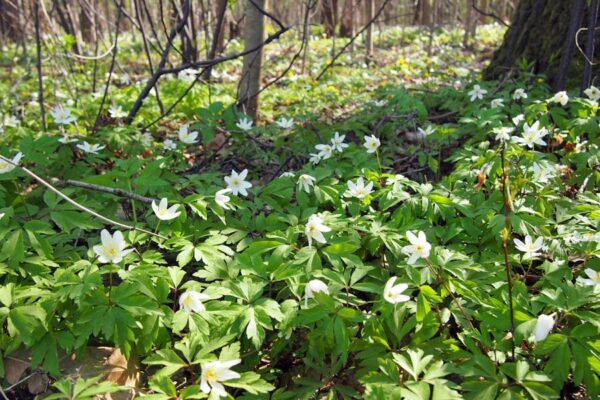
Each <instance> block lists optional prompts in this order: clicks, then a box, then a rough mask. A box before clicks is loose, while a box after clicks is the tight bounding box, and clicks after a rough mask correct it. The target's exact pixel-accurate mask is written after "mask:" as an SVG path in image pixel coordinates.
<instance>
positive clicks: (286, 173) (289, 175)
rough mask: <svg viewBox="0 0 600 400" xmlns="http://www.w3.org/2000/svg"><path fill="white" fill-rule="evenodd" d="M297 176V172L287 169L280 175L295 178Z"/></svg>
mask: <svg viewBox="0 0 600 400" xmlns="http://www.w3.org/2000/svg"><path fill="white" fill-rule="evenodd" d="M295 176H296V173H295V172H294V171H285V172H283V173H282V174H281V175H279V177H280V178H293V177H295Z"/></svg>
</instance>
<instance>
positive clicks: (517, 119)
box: [511, 114, 525, 126]
mask: <svg viewBox="0 0 600 400" xmlns="http://www.w3.org/2000/svg"><path fill="white" fill-rule="evenodd" d="M511 120H512V123H513V124H515V126H518V125H519V124H520V123H521V122H523V121H525V115H523V114H519V115H516V116H514V117H512V119H511Z"/></svg>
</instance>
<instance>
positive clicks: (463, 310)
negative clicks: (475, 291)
mask: <svg viewBox="0 0 600 400" xmlns="http://www.w3.org/2000/svg"><path fill="white" fill-rule="evenodd" d="M424 260H425V262H426V263H427V266H428V267H429V270H430V271H431V272H432V273H433V274H434V275H436V277H437V278H438V279H439V280H440V282H441V283H442V285H443V286H444V289H446V291H447V292H448V294H449V295H450V297H452V300H454V303H456V306H457V307H458V308H459V310H460V312H461V313H462V315H463V316H464V317H465V320H466V321H467V322H468V323H469V325H470V326H471V329H473V330H475V326H474V325H473V323H472V322H471V317H469V314H467V311H466V310H465V309H464V307H463V306H462V304H460V302H459V301H458V298H457V297H456V296H454V293H452V291H451V290H450V286H448V283H447V282H446V280H445V279H444V276H443V274H442V272H441V270H440V271H438V270H437V269H436V268H435V266H434V265H433V264H432V263H431V261H429V259H428V258H425V259H424Z"/></svg>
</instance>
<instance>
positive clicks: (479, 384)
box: [462, 380, 500, 400]
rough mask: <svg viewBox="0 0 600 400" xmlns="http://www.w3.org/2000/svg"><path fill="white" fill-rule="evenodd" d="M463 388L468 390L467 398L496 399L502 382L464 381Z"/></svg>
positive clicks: (476, 399) (469, 399)
mask: <svg viewBox="0 0 600 400" xmlns="http://www.w3.org/2000/svg"><path fill="white" fill-rule="evenodd" d="M462 388H463V390H464V391H466V393H465V394H464V396H465V399H467V400H478V399H495V398H496V395H497V393H498V389H499V388H500V384H499V383H498V382H496V381H489V380H476V381H467V382H464V383H463V384H462Z"/></svg>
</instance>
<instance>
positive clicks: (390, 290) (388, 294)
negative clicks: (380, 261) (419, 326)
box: [383, 276, 410, 304]
mask: <svg viewBox="0 0 600 400" xmlns="http://www.w3.org/2000/svg"><path fill="white" fill-rule="evenodd" d="M396 279H397V277H396V276H393V277H391V278H390V279H388V281H387V283H386V284H385V287H384V288H383V298H384V299H385V301H387V302H388V303H392V304H398V303H404V302H407V301H408V300H410V296H407V295H405V294H402V292H404V291H405V290H406V289H408V285H407V284H406V283H400V284H398V285H394V283H395V282H396Z"/></svg>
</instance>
